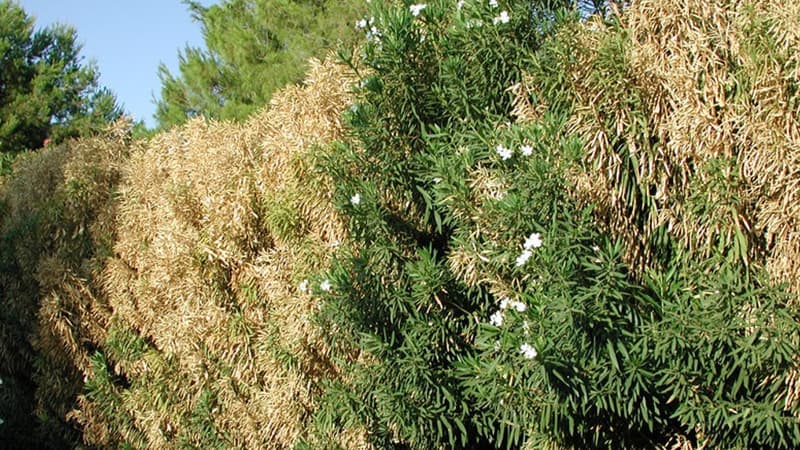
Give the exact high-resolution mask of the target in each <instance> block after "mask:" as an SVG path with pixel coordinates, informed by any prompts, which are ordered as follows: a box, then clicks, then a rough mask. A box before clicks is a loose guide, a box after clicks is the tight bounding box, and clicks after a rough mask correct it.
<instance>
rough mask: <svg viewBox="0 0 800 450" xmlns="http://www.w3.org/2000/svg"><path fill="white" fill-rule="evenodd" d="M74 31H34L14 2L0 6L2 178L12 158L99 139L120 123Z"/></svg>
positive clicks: (117, 110) (117, 109)
mask: <svg viewBox="0 0 800 450" xmlns="http://www.w3.org/2000/svg"><path fill="white" fill-rule="evenodd" d="M79 52H80V45H79V44H78V43H77V34H76V32H75V30H74V29H72V28H70V27H66V26H61V25H56V26H50V27H46V28H42V29H38V30H36V31H34V24H33V19H31V18H30V17H29V16H28V15H27V14H26V13H25V11H24V10H23V9H22V8H21V7H20V6H19V5H18V4H16V3H15V2H12V1H10V0H3V1H2V2H0V55H2V65H1V66H0V67H1V68H2V70H0V158H2V159H0V173H3V172H6V171H7V170H8V162H7V160H8V158H9V156H8V154H10V153H17V152H21V151H24V150H29V149H37V148H40V147H42V146H43V145H44V144H43V143H44V141H45V139H47V138H50V139H51V140H52V141H53V142H54V143H58V142H61V141H63V140H64V139H65V138H68V137H74V136H85V135H88V134H92V133H97V132H99V131H101V130H102V129H104V128H105V127H106V125H107V124H108V123H109V122H111V121H113V120H116V119H117V118H119V116H120V115H121V109H120V107H119V106H118V105H117V104H116V100H115V98H114V96H113V94H112V93H111V92H110V91H108V90H107V89H105V88H102V87H100V86H99V85H98V78H99V74H98V72H97V69H96V68H95V67H94V66H93V65H91V64H88V65H85V64H83V63H82V58H81V57H80V55H79Z"/></svg>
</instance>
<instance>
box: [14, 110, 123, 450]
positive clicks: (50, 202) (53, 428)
mask: <svg viewBox="0 0 800 450" xmlns="http://www.w3.org/2000/svg"><path fill="white" fill-rule="evenodd" d="M128 127H129V124H127V123H125V122H118V123H116V124H114V125H113V126H112V127H111V128H109V130H107V131H106V132H105V133H104V134H103V135H102V136H99V137H93V138H85V139H80V140H72V141H67V142H65V143H63V144H60V145H58V146H54V147H49V148H46V149H42V150H40V151H38V152H35V153H26V154H24V155H22V156H20V157H18V158H17V159H16V161H15V163H14V166H13V173H12V174H11V175H9V176H8V178H7V179H5V180H4V182H3V184H2V186H0V189H1V191H0V204H2V205H3V207H2V209H3V215H2V216H1V217H0V239H2V244H0V248H1V250H0V251H1V252H2V253H0V264H1V265H2V270H0V302H1V303H0V305H2V306H0V322H2V328H1V329H2V331H0V378H2V380H3V383H2V385H0V391H2V398H3V401H2V403H1V404H0V418H2V419H3V421H4V423H3V425H2V427H3V428H2V429H0V435H2V436H4V437H3V441H4V443H5V444H6V445H9V446H10V447H13V448H35V447H40V446H42V447H48V448H51V447H52V448H61V447H72V446H75V445H77V444H78V443H80V441H81V439H80V434H79V432H78V431H77V430H75V428H74V427H73V426H72V425H71V424H70V423H69V418H68V416H69V414H70V412H71V411H72V410H73V409H74V408H75V407H76V404H77V403H76V401H77V396H78V394H79V393H80V389H81V386H82V384H83V378H84V376H85V374H86V373H87V372H88V370H89V363H90V358H91V357H92V354H93V353H94V351H95V349H96V348H97V347H98V346H99V345H100V344H101V343H102V342H103V340H104V339H105V333H106V323H107V320H108V317H109V316H110V311H109V308H108V304H107V302H106V301H105V299H104V296H103V294H102V288H101V286H100V284H99V283H98V280H99V276H98V275H99V273H100V272H101V270H102V265H103V260H104V258H106V257H107V256H108V255H110V253H111V246H112V243H113V239H114V233H115V220H114V214H115V212H114V211H115V203H116V202H115V190H116V187H117V185H118V183H119V178H120V167H121V166H122V165H123V164H124V163H125V161H126V159H127V157H128V155H129V153H130V151H131V143H130V141H129V139H128V137H127V136H128V134H127V131H126V130H127V129H128Z"/></svg>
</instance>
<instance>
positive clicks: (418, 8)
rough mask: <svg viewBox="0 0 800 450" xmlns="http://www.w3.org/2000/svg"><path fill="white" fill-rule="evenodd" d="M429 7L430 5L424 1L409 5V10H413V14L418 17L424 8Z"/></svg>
mask: <svg viewBox="0 0 800 450" xmlns="http://www.w3.org/2000/svg"><path fill="white" fill-rule="evenodd" d="M427 7H428V5H426V4H424V3H417V4H416V5H411V6H409V7H408V9H409V10H411V15H412V16H414V17H417V16H418V15H419V13H420V12H421V11H422V10H423V9H425V8H427Z"/></svg>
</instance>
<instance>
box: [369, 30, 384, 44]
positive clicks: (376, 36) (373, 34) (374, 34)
mask: <svg viewBox="0 0 800 450" xmlns="http://www.w3.org/2000/svg"><path fill="white" fill-rule="evenodd" d="M367 40H368V41H373V42H377V43H378V44H380V42H381V32H380V30H378V28H377V27H375V26H373V27H372V28H370V29H369V31H367Z"/></svg>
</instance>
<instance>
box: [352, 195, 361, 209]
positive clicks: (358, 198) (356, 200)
mask: <svg viewBox="0 0 800 450" xmlns="http://www.w3.org/2000/svg"><path fill="white" fill-rule="evenodd" d="M350 203H351V204H352V205H353V206H358V204H359V203H361V194H358V193H356V194H355V195H353V196H352V197H350Z"/></svg>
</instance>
